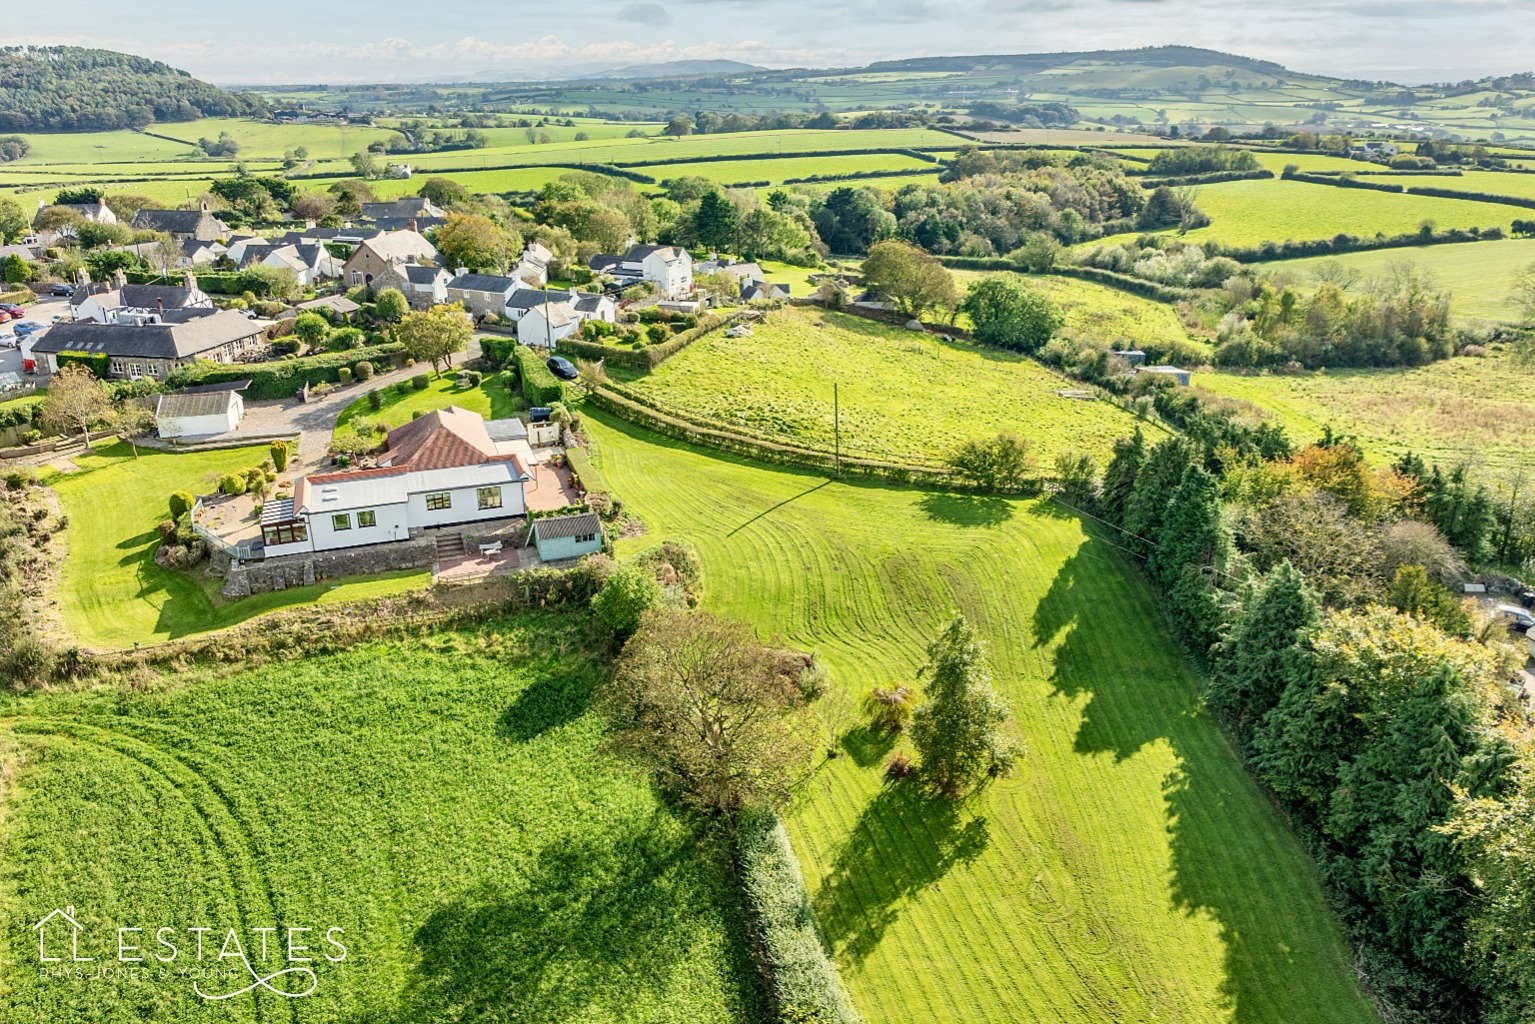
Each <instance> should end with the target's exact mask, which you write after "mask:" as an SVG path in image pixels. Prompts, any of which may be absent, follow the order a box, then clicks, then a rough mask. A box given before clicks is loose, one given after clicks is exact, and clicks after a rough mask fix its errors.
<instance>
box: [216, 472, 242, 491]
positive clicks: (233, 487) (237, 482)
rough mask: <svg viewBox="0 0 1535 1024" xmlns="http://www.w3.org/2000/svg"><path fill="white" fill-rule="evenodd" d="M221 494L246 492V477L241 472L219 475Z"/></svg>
mask: <svg viewBox="0 0 1535 1024" xmlns="http://www.w3.org/2000/svg"><path fill="white" fill-rule="evenodd" d="M219 493H220V494H244V493H245V477H244V475H243V474H240V473H225V474H224V475H223V476H221V477H219Z"/></svg>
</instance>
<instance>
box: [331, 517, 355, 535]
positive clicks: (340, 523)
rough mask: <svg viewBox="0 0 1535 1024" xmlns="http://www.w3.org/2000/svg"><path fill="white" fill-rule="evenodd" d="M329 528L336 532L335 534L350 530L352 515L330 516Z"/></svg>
mask: <svg viewBox="0 0 1535 1024" xmlns="http://www.w3.org/2000/svg"><path fill="white" fill-rule="evenodd" d="M330 528H331V529H332V530H336V531H337V532H340V531H341V530H350V529H351V528H352V514H351V513H350V512H341V513H339V514H337V515H333V516H331V517H330Z"/></svg>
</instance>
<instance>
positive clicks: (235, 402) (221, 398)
mask: <svg viewBox="0 0 1535 1024" xmlns="http://www.w3.org/2000/svg"><path fill="white" fill-rule="evenodd" d="M244 418H245V400H244V399H242V398H241V397H240V394H239V392H237V391H230V390H224V391H203V392H197V393H186V392H183V393H179V394H168V395H161V396H160V398H159V401H158V402H156V403H155V426H156V427H157V429H158V430H159V433H160V436H161V437H208V436H211V435H213V434H224V433H228V432H229V431H231V430H233V429H234V428H235V427H237V426H239V425H240V421H241V420H242V419H244Z"/></svg>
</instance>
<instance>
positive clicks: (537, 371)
mask: <svg viewBox="0 0 1535 1024" xmlns="http://www.w3.org/2000/svg"><path fill="white" fill-rule="evenodd" d="M513 358H514V359H515V360H516V363H517V378H518V380H519V381H521V383H522V397H524V398H526V399H527V400H528V402H529V403H530V404H532V405H553V404H554V403H555V402H558V401H560V400H561V399H563V398H564V397H565V386H564V385H563V384H561V383H560V382H559V380H558V379H557V378H556V377H555V376H554V374H552V373H550V372H549V367H548V365H546V364H545V362H544V360H543V358H542V357H541V356H540V355H539V354H538V353H537V352H535V351H533V350H532V349H531V348H528V347H527V346H526V345H518V346H517V348H516V350H515V351H514V353H513Z"/></svg>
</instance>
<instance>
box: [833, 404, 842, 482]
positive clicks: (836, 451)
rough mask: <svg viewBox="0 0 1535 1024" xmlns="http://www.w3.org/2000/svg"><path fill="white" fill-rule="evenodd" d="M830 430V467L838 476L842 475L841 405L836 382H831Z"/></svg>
mask: <svg viewBox="0 0 1535 1024" xmlns="http://www.w3.org/2000/svg"><path fill="white" fill-rule="evenodd" d="M831 429H832V439H833V440H832V443H833V445H834V447H833V449H832V452H833V454H832V465H833V466H835V467H836V472H837V475H838V476H841V475H842V403H841V401H840V400H839V398H838V395H837V382H836V381H832V382H831Z"/></svg>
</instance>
